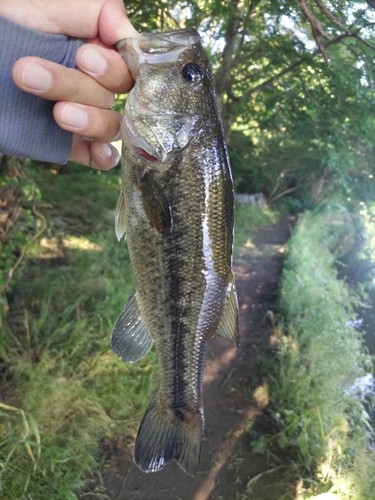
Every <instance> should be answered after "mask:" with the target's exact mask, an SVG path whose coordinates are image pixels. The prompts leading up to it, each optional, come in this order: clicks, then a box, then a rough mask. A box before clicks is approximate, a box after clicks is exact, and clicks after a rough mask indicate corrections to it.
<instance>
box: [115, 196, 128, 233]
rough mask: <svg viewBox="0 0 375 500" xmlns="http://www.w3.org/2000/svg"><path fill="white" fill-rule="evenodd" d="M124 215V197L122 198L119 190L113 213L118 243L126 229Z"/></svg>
mask: <svg viewBox="0 0 375 500" xmlns="http://www.w3.org/2000/svg"><path fill="white" fill-rule="evenodd" d="M125 215H126V212H125V197H124V192H123V190H122V188H121V190H120V195H119V197H118V202H117V207H116V213H115V230H116V236H117V239H118V241H120V240H121V238H122V237H123V236H124V234H125V228H126V219H125Z"/></svg>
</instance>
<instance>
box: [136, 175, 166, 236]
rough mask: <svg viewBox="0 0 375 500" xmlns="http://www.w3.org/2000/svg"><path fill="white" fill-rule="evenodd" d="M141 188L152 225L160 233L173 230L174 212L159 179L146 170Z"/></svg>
mask: <svg viewBox="0 0 375 500" xmlns="http://www.w3.org/2000/svg"><path fill="white" fill-rule="evenodd" d="M139 189H140V191H141V194H142V200H143V206H144V209H145V212H146V215H147V218H148V220H149V221H150V223H151V225H152V226H153V227H154V229H156V231H158V232H159V233H166V232H169V231H171V230H172V213H171V207H170V206H169V203H168V200H167V198H166V197H165V194H164V193H163V190H162V188H161V187H160V185H159V183H158V182H157V180H156V179H155V178H154V177H153V175H152V174H150V173H149V172H146V173H145V175H144V176H143V178H142V180H141V182H140V183H139Z"/></svg>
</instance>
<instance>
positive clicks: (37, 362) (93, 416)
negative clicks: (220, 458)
mask: <svg viewBox="0 0 375 500" xmlns="http://www.w3.org/2000/svg"><path fill="white" fill-rule="evenodd" d="M369 3H371V2H369ZM126 8H127V11H128V15H129V17H130V19H131V21H132V23H133V24H134V26H135V27H136V28H137V29H138V30H139V31H146V32H148V31H152V32H159V31H163V30H167V29H175V28H180V27H189V26H192V27H195V28H197V29H198V30H199V32H200V34H201V36H202V40H203V44H204V46H205V48H206V52H207V54H208V56H209V57H210V59H211V62H212V64H213V68H214V73H215V87H216V95H217V103H218V107H219V109H220V112H221V115H222V118H223V122H224V128H225V132H226V137H227V141H228V147H229V152H230V157H231V162H232V170H233V177H234V183H235V190H236V192H238V193H240V192H242V193H249V194H252V193H257V192H262V193H263V194H264V195H265V197H266V199H267V208H266V209H261V208H253V207H244V206H242V205H239V206H238V207H237V215H236V217H237V234H236V245H237V247H239V246H241V245H243V244H244V243H245V242H246V240H247V239H248V238H249V237H251V235H252V234H253V232H254V231H255V230H256V228H257V227H261V226H266V225H269V224H271V223H272V222H274V221H275V220H276V219H277V217H279V216H280V214H285V213H294V214H298V215H299V216H300V222H299V224H298V226H297V228H296V231H295V234H294V236H293V239H292V240H291V241H290V243H289V254H288V257H287V260H286V264H285V269H284V274H283V279H282V282H281V284H280V287H281V288H280V297H279V302H280V305H279V311H280V315H279V317H277V318H276V319H275V324H274V331H273V335H274V336H275V339H276V344H277V346H278V347H277V349H276V350H275V352H273V353H272V354H269V355H268V358H267V359H266V360H264V359H263V358H262V363H260V367H259V370H260V373H263V372H262V366H263V367H267V370H268V371H267V370H266V371H267V377H268V378H269V380H270V382H269V390H270V400H271V404H270V409H269V412H270V417H269V418H271V419H272V421H273V422H274V429H275V432H274V434H272V433H271V434H269V433H264V432H263V433H262V432H261V431H259V433H258V434H257V435H253V436H252V439H253V442H254V447H255V449H256V450H258V452H262V453H269V454H270V456H271V455H272V453H273V451H274V447H275V446H276V447H277V446H278V447H281V448H282V450H283V452H284V454H285V456H286V457H289V463H290V464H292V465H293V467H294V472H295V471H297V476H298V477H303V478H307V481H305V493H304V496H303V498H318V495H326V496H324V497H323V496H321V497H319V498H325V499H328V498H329V499H335V500H337V499H345V500H346V499H353V500H356V499H358V500H373V498H374V497H373V496H371V495H373V491H374V488H373V477H375V474H374V465H373V464H374V457H373V451H371V448H370V447H369V443H371V440H372V439H373V437H372V436H373V433H372V428H371V418H370V415H369V413H370V409H369V406H368V405H369V403H368V401H367V403H366V402H365V404H364V405H362V404H360V403H359V402H358V398H357V399H354V398H353V397H352V396H351V395H350V394H349V393H348V390H349V389H348V388H349V387H350V386H351V384H352V382H353V380H354V379H356V378H357V377H359V376H360V375H361V374H364V373H366V372H368V371H371V369H372V368H371V365H372V363H371V360H370V359H369V356H368V355H367V354H366V349H364V347H363V341H362V336H361V334H360V333H359V332H358V329H356V328H354V326H353V322H354V321H355V313H354V311H357V310H359V309H360V308H361V307H362V306H363V308H364V309H366V307H367V306H366V304H367V305H368V304H369V299H368V297H370V299H371V300H372V301H373V300H374V294H373V292H372V291H371V288H367V292H366V293H367V294H368V295H367V298H366V294H365V293H364V292H363V286H362V287H358V286H357V285H358V282H362V283H371V278H370V277H369V276H370V274H371V269H373V268H374V266H373V260H372V259H373V256H374V253H375V246H374V243H373V242H374V235H373V234H372V236H371V231H372V230H373V229H371V228H373V220H374V216H375V214H374V208H373V207H374V200H375V182H374V175H375V163H374V154H375V149H374V137H375V114H374V111H375V101H374V85H375V81H374V77H375V70H374V63H373V59H374V56H375V11H374V10H371V8H370V7H369V5H368V4H367V3H365V2H363V1H360V0H349V1H346V2H340V1H338V0H297V1H296V0H277V1H273V0H231V1H227V0H193V1H189V2H185V1H175V0H153V1H152V2H151V1H150V0H142V2H140V1H138V0H137V1H135V0H134V1H133V0H130V1H129V2H126ZM124 99H125V96H118V97H117V100H116V105H115V106H116V107H117V109H119V110H121V109H122V108H123V106H124ZM119 179H120V174H119V169H118V168H116V169H113V171H111V172H106V173H104V172H103V173H102V172H98V171H92V170H90V169H85V168H84V167H80V166H78V165H73V164H68V165H67V166H63V167H61V166H59V165H50V164H39V163H38V162H32V161H30V160H27V159H19V158H11V157H5V156H0V243H1V249H0V380H1V385H0V396H1V399H0V401H1V402H0V496H1V498H4V499H6V500H8V499H12V500H13V499H21V498H33V499H38V500H44V499H51V498H53V499H56V500H60V499H61V500H67V499H76V498H77V497H78V494H79V491H84V488H85V487H86V486H87V481H89V480H90V474H91V476H92V479H93V481H95V484H96V485H97V486H96V488H97V490H96V491H98V492H99V493H100V491H104V489H103V490H101V488H102V485H101V483H100V474H99V471H100V456H99V455H98V454H97V452H96V450H97V447H98V442H99V440H100V439H101V438H102V437H103V436H106V437H110V438H120V437H121V439H122V440H124V437H125V440H126V439H128V440H129V442H130V443H131V442H132V441H133V440H134V437H135V433H136V431H137V427H138V424H139V421H140V419H141V416H142V414H143V412H144V410H145V407H146V406H147V402H148V401H149V400H150V398H151V394H152V391H153V390H154V388H155V384H156V382H157V380H155V378H156V377H155V373H157V360H156V355H155V353H154V352H152V353H151V354H150V356H148V357H147V358H146V359H144V360H142V361H141V362H140V363H138V364H136V365H134V366H129V365H126V364H125V363H122V362H120V361H119V360H118V359H117V358H116V357H115V356H113V355H112V353H111V352H110V349H109V343H108V340H109V334H110V331H111V328H112V325H113V322H114V321H115V319H116V317H117V315H118V314H119V312H120V311H121V310H122V307H123V304H124V302H125V301H126V299H127V297H128V296H129V295H130V294H131V293H132V292H133V288H134V283H133V278H132V274H131V268H130V263H129V258H128V254H127V248H126V243H125V242H121V243H117V241H116V239H115V235H114V229H113V218H114V208H115V205H116V199H117V195H118V190H119V186H120V180H119ZM307 211H310V212H311V213H310V212H309V213H307ZM304 212H306V213H305V215H301V214H303V213H304ZM371 238H372V239H371ZM371 242H372V243H371ZM366 245H367V246H366ZM371 245H372V246H371ZM353 246H355V248H356V250H355V251H353V252H352V253H353V254H355V259H356V260H355V262H356V264H355V266H354V267H355V268H356V269H357V270H361V272H362V274H361V275H360V276H359V277H358V276H356V277H355V279H354V278H353V280H352V281H350V279H349V278H346V279H347V280H349V283H350V286H349V285H348V283H347V282H346V281H344V280H343V276H342V275H341V274H342V267H339V268H337V259H341V260H343V261H345V258H346V256H347V255H348V252H349V253H350V249H351V248H353ZM337 269H339V270H340V269H341V271H340V273H341V274H340V273H339V274H338V271H337ZM354 288H355V289H356V290H357V291H356V292H354ZM370 304H371V302H370ZM332 332H337V333H338V334H337V336H335V338H334V342H333V343H332V342H331V340H332ZM322 346H324V347H325V348H324V349H322ZM374 351H375V349H373V350H372V352H374ZM263 369H264V370H265V368H263ZM265 375H266V374H265V373H264V376H265ZM296 381H297V382H296ZM124 387H126V397H124V391H123V388H124ZM306 394H309V397H308V398H306ZM322 398H323V399H322ZM366 405H367V406H366ZM85 485H86V486H85ZM103 488H104V487H103ZM99 493H98V494H99ZM301 495H302V494H301ZM327 495H331V496H327ZM241 498H252V496H251V488H250V489H249V491H248V492H245V493H244V496H242V497H241ZM301 498H302V496H301Z"/></svg>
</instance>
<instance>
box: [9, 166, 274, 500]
mask: <svg viewBox="0 0 375 500" xmlns="http://www.w3.org/2000/svg"><path fill="white" fill-rule="evenodd" d="M30 175H31V176H32V180H33V182H34V184H35V185H37V186H38V188H39V189H40V191H41V199H42V200H43V204H40V202H39V205H38V211H39V213H40V214H42V216H43V217H44V218H45V219H46V223H47V226H46V229H45V230H44V232H43V233H42V234H41V235H40V237H39V238H38V239H37V241H35V242H32V241H31V239H30V238H29V239H27V238H25V241H29V243H28V245H27V247H26V252H25V257H24V259H23V263H22V266H21V267H20V268H19V270H18V271H16V273H15V276H14V279H13V280H12V281H11V286H10V287H8V291H7V292H8V293H7V298H8V307H9V310H8V314H7V316H6V318H5V321H4V325H3V329H2V331H1V333H0V357H1V362H3V363H6V364H7V363H9V364H10V368H9V369H8V370H7V371H6V372H5V378H4V379H3V384H2V385H3V392H4V397H3V401H5V404H3V405H0V497H1V498H2V499H4V500H15V499H21V498H27V499H29V498H30V499H37V500H47V499H48V500H50V499H51V498H53V499H54V500H75V499H76V498H77V496H78V494H79V492H80V491H84V489H85V487H86V486H85V485H86V480H87V478H88V475H89V474H90V473H91V474H96V475H98V474H100V456H99V454H98V444H99V442H100V439H101V438H103V437H108V438H117V439H120V440H121V441H122V442H129V443H132V442H133V441H134V438H135V435H136V432H137V429H138V426H139V422H140V421H141V418H142V414H143V412H144V411H145V408H146V407H147V405H148V403H149V401H150V399H151V396H152V393H153V391H154V390H155V387H156V384H157V359H156V353H155V352H154V351H151V353H150V355H149V356H147V357H146V358H145V359H143V360H141V361H140V362H139V363H137V364H135V365H130V364H127V363H124V362H123V361H121V360H120V359H119V358H118V357H117V356H116V355H114V354H113V353H112V351H111V350H110V347H109V336H110V332H111V330H112V326H113V323H114V321H115V320H116V318H117V316H118V315H119V314H120V312H121V310H122V308H123V306H124V303H125V302H126V300H127V298H128V297H129V296H130V295H131V293H132V292H133V291H134V279H133V275H132V271H131V266H130V261H129V255H128V251H127V246H126V243H125V242H124V241H121V242H117V240H116V237H115V233H114V209H115V206H116V202H117V197H118V191H119V186H120V174H119V171H118V170H117V171H112V172H107V173H103V172H98V171H94V170H91V169H86V168H85V167H80V166H75V165H71V164H69V165H68V166H67V167H64V170H63V171H62V173H61V174H59V175H54V174H53V173H52V172H51V171H49V170H48V169H46V168H45V167H43V166H41V165H38V164H35V163H34V164H32V165H31V167H30ZM274 220H275V216H274V215H273V214H272V213H271V212H270V211H269V210H265V211H262V210H260V209H258V208H254V207H246V206H241V205H240V206H239V207H237V209H236V235H237V236H236V238H237V239H236V242H237V245H241V244H243V243H244V242H246V240H247V239H249V238H251V237H252V236H253V235H254V232H255V230H256V228H257V227H259V226H267V225H269V224H271V223H272V222H273V221H274ZM37 223H38V220H37V221H36V223H35V224H36V225H37ZM26 229H27V228H26ZM26 229H25V230H26ZM36 229H38V228H34V226H33V228H32V230H33V234H34V233H35V231H36ZM130 452H131V450H130Z"/></svg>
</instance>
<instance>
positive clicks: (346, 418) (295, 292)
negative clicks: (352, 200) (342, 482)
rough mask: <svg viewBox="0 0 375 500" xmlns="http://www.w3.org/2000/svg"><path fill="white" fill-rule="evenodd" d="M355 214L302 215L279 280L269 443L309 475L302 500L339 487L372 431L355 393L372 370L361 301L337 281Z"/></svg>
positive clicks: (269, 373) (267, 369)
mask: <svg viewBox="0 0 375 500" xmlns="http://www.w3.org/2000/svg"><path fill="white" fill-rule="evenodd" d="M349 219H350V218H349V217H348V216H347V214H333V213H330V212H312V213H306V214H305V215H303V216H302V217H301V218H300V220H299V222H298V224H297V227H296V229H295V231H294V234H293V236H292V238H291V240H290V241H289V254H288V256H287V259H286V262H285V268H284V271H283V275H282V279H281V284H280V296H279V300H280V312H281V318H282V319H280V321H279V323H278V324H277V325H276V326H275V328H274V331H273V335H272V343H273V345H275V344H278V349H277V352H276V355H275V357H274V358H272V361H271V362H269V363H266V366H264V367H263V368H261V370H262V373H263V375H264V376H266V377H267V379H268V381H269V387H270V398H271V399H270V401H271V403H270V410H269V415H270V416H271V419H272V421H273V425H274V428H275V433H274V434H273V435H268V436H267V443H268V445H275V444H276V443H277V448H278V449H279V450H280V448H281V449H282V453H283V454H286V455H287V456H288V457H289V458H290V459H291V460H292V462H293V464H294V467H295V468H297V471H298V473H299V474H301V475H302V476H304V477H309V478H310V479H309V484H310V486H308V482H307V483H305V486H306V488H305V490H304V494H305V495H306V496H303V495H302V496H301V498H310V497H311V493H312V492H315V493H314V494H316V492H317V491H319V492H320V493H323V492H328V491H333V490H331V488H333V487H337V478H338V477H342V474H341V472H342V471H345V470H347V468H348V467H350V468H352V466H353V464H354V463H355V458H356V457H357V456H359V455H361V454H363V453H367V452H366V451H365V450H366V444H367V443H368V440H369V437H370V435H371V427H370V424H369V415H368V414H367V412H366V411H365V408H364V406H363V404H362V403H361V401H359V400H358V399H356V398H355V397H354V396H353V395H352V392H351V387H352V385H353V382H354V381H355V379H356V378H358V377H360V376H362V375H363V374H364V373H365V371H366V370H367V371H371V360H370V358H369V356H367V355H366V354H365V352H364V347H363V340H362V334H361V332H358V331H357V330H356V328H355V327H354V323H353V322H354V320H355V317H356V316H355V314H354V307H355V306H357V305H358V304H359V302H360V300H359V298H358V296H356V295H355V294H354V293H353V291H352V290H351V289H350V288H349V287H348V285H347V283H346V282H345V281H343V280H341V279H338V276H337V275H338V272H337V269H336V266H335V263H336V260H335V259H336V257H335V252H336V251H337V250H339V249H340V248H341V247H342V244H343V237H344V236H343V235H344V234H345V233H347V232H348V227H349V229H350V224H348V222H349ZM344 239H345V238H344ZM261 439H263V441H264V439H265V438H264V436H262V437H261ZM258 440H259V439H258ZM254 444H255V445H256V444H257V441H255V443H254ZM271 448H272V446H271ZM361 456H362V455H361ZM363 456H366V455H363ZM366 463H367V464H368V465H369V462H368V461H367V462H366ZM371 470H372V474H373V473H374V472H375V469H374V466H372V468H371ZM353 474H354V472H353ZM353 477H354V476H353ZM363 487H364V488H366V487H367V486H363ZM309 495H310V496H309ZM311 498H313V497H311ZM332 498H336V497H332ZM337 498H340V499H341V498H342V499H344V498H345V499H346V498H348V499H349V498H357V497H344V496H338V497H337ZM361 498H362V497H361ZM364 498H366V497H363V499H364Z"/></svg>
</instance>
